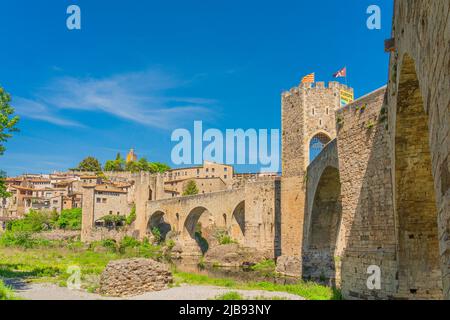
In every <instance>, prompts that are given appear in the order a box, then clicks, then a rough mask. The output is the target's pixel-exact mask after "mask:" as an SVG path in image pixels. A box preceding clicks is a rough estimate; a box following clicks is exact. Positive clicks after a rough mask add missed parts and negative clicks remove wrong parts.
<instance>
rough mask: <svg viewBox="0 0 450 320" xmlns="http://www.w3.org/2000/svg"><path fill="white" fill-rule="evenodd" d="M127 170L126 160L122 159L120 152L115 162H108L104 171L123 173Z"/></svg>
mask: <svg viewBox="0 0 450 320" xmlns="http://www.w3.org/2000/svg"><path fill="white" fill-rule="evenodd" d="M124 168H125V160H124V159H123V158H122V156H121V154H120V152H119V153H117V156H116V159H115V160H108V161H106V163H105V166H104V170H105V171H113V172H117V171H123V170H124Z"/></svg>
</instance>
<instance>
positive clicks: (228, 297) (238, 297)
mask: <svg viewBox="0 0 450 320" xmlns="http://www.w3.org/2000/svg"><path fill="white" fill-rule="evenodd" d="M214 300H245V298H244V296H242V295H241V294H240V293H238V292H235V291H230V292H227V293H224V294H221V295H218V296H216V297H215V298H214Z"/></svg>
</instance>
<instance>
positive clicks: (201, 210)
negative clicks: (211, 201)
mask: <svg viewBox="0 0 450 320" xmlns="http://www.w3.org/2000/svg"><path fill="white" fill-rule="evenodd" d="M215 225H216V223H215V220H214V216H213V214H212V213H211V211H209V210H208V209H207V208H206V207H203V206H196V207H194V208H193V209H191V210H190V211H189V213H188V215H187V216H186V219H185V221H184V226H183V229H184V230H183V232H184V238H185V240H187V241H190V242H191V243H194V242H195V243H196V244H197V245H198V247H199V248H200V250H201V252H202V254H204V253H206V251H208V249H209V245H210V243H209V242H211V239H212V237H213V236H214V235H213V234H212V232H213V230H214V228H215Z"/></svg>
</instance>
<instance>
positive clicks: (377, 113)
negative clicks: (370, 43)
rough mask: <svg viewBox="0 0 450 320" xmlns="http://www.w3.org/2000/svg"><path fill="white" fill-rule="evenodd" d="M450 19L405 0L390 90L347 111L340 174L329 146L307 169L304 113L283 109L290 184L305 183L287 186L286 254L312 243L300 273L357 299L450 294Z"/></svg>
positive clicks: (442, 11) (398, 14)
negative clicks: (372, 275) (376, 272)
mask: <svg viewBox="0 0 450 320" xmlns="http://www.w3.org/2000/svg"><path fill="white" fill-rule="evenodd" d="M449 15H450V2H448V1H445V0H436V1H406V0H398V1H395V12H394V17H395V18H394V24H393V36H394V38H395V50H394V52H393V53H392V54H391V60H390V64H389V83H388V86H387V89H385V88H381V89H379V90H377V91H375V92H373V93H371V94H369V95H367V96H365V97H363V98H360V99H358V100H357V101H355V102H354V103H352V104H349V105H348V106H346V107H345V108H343V109H340V110H339V111H338V112H337V113H336V123H337V134H336V142H335V143H336V145H337V148H335V150H336V159H338V166H337V169H339V172H338V174H337V172H336V170H335V168H336V166H335V165H330V159H333V157H332V156H330V154H329V153H330V151H333V148H334V147H326V148H325V149H324V151H323V152H325V153H328V155H326V154H324V155H322V154H321V155H320V156H319V157H318V158H317V161H314V162H313V163H312V164H311V165H310V168H308V172H307V176H305V174H304V173H303V170H304V168H305V163H306V160H305V158H306V157H305V151H304V149H302V148H298V146H296V144H295V140H296V141H297V142H298V143H303V145H304V146H306V145H307V143H306V142H305V141H304V137H303V136H302V132H305V131H306V130H304V125H305V123H306V122H305V117H304V112H305V111H301V112H299V113H298V114H294V113H291V114H289V113H285V110H286V109H287V108H288V107H289V103H285V104H283V130H284V131H283V143H285V141H286V142H287V143H286V144H284V145H283V176H286V178H285V177H283V181H284V179H289V181H293V180H296V181H297V186H296V187H297V188H296V189H292V188H286V189H284V187H283V184H282V190H283V191H285V193H282V208H283V210H282V232H281V234H282V238H283V236H284V235H285V234H292V233H295V234H296V235H297V236H290V237H289V238H285V239H284V241H283V247H282V248H283V252H282V254H283V255H284V254H288V255H297V254H299V252H298V251H296V250H299V249H300V248H301V249H302V252H301V253H300V255H301V256H302V258H303V259H302V261H301V262H299V265H298V266H296V267H297V271H298V274H300V273H301V272H302V271H303V275H304V276H312V277H314V276H315V277H317V276H318V275H319V274H318V273H320V272H324V273H325V276H331V277H334V279H335V281H336V284H338V285H340V286H341V288H342V292H343V294H344V297H346V298H362V299H376V298H382V299H386V298H394V299H404V298H408V299H411V298H413V299H414V298H419V299H424V298H432V299H435V298H442V297H444V298H447V299H448V298H450V292H449V290H450V248H449V247H450V246H449V243H450V240H449V225H450V189H449V188H450V182H449V179H450V178H449V177H450V174H449V172H450V161H449V157H450V155H449V154H450V128H449V127H450V90H449V88H450V52H449V51H450V22H449ZM283 102H286V101H285V100H283ZM303 107H304V108H306V110H309V109H310V108H311V105H306V106H303ZM307 124H309V123H307ZM299 132H300V134H299ZM285 161H287V162H288V163H286V164H285ZM320 172H322V173H321V176H320ZM319 176H320V177H319ZM302 177H306V178H304V179H303V180H307V182H306V184H301V183H300V181H301V180H302ZM337 177H339V178H338V179H337ZM310 180H312V181H310ZM337 180H339V181H337ZM316 184H317V187H316ZM305 185H306V186H305ZM290 187H294V185H291V186H290ZM323 190H326V192H322V191H323ZM339 190H340V196H339V197H333V195H335V194H336V191H339ZM305 197H306V202H305ZM285 199H286V201H287V202H289V201H292V202H291V203H285V202H283V201H284V200H285ZM302 202H303V203H305V208H304V211H302ZM333 203H334V204H333ZM339 209H340V210H341V212H340V215H341V219H340V222H338V223H336V217H338V216H339V212H338V211H339ZM327 213H328V216H323V215H324V214H327ZM291 222H292V223H291ZM295 223H296V224H295ZM294 229H296V230H297V231H295V230H294ZM336 229H338V230H336ZM327 230H328V232H327ZM330 239H331V241H330ZM333 239H335V241H336V242H335V243H334V244H333V243H332V242H333ZM328 243H331V246H328ZM296 248H298V249H296ZM331 255H333V259H331ZM280 261H281V263H280V264H281V265H282V266H285V262H284V261H285V259H280ZM302 263H303V266H301V264H302ZM370 265H376V266H379V267H380V268H381V289H380V290H370V289H369V288H368V286H367V277H368V275H367V268H368V267H369V266H370ZM288 271H289V272H288V273H292V270H288Z"/></svg>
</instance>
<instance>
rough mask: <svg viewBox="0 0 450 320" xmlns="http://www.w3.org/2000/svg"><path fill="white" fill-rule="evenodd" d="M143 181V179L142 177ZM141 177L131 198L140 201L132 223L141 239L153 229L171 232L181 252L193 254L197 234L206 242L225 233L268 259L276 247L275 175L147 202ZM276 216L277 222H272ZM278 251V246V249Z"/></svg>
mask: <svg viewBox="0 0 450 320" xmlns="http://www.w3.org/2000/svg"><path fill="white" fill-rule="evenodd" d="M144 179H145V178H144ZM146 185H147V184H146V183H145V181H141V182H139V183H138V188H139V190H138V192H137V196H138V197H139V196H140V198H141V199H146V200H145V201H141V200H138V201H137V203H139V204H142V203H143V206H141V207H140V208H137V211H138V212H139V213H138V214H137V220H136V226H137V230H139V235H140V237H141V238H143V237H145V236H149V235H151V232H152V229H153V228H155V227H157V228H158V229H159V230H160V231H161V233H162V236H163V237H164V236H166V234H168V232H169V231H171V233H172V234H175V235H176V238H177V242H178V244H179V245H181V246H182V248H183V254H184V255H198V254H201V253H202V252H201V251H204V250H205V248H203V247H202V244H201V239H199V236H201V238H203V239H204V240H206V241H207V243H208V245H211V244H212V243H213V242H214V241H217V239H215V237H216V236H217V234H215V233H217V232H218V231H220V230H222V231H226V232H227V233H228V234H229V235H230V236H231V238H232V239H233V240H235V241H237V242H238V243H239V244H241V245H242V246H244V247H249V248H253V249H255V250H256V251H259V252H261V254H263V255H266V256H268V257H271V258H274V257H275V254H276V252H275V251H276V250H277V249H276V248H279V243H278V242H279V240H277V239H279V237H280V235H279V228H276V225H277V224H278V226H279V219H280V211H279V195H278V190H279V181H278V179H276V178H271V179H265V180H263V181H256V182H250V183H247V184H245V186H244V187H243V188H239V189H233V190H226V191H220V192H213V193H207V194H199V195H194V196H185V197H177V198H169V199H160V200H153V201H150V200H148V195H146V192H147V190H148V188H147V187H146ZM277 220H278V223H277ZM278 250H279V249H278Z"/></svg>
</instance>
